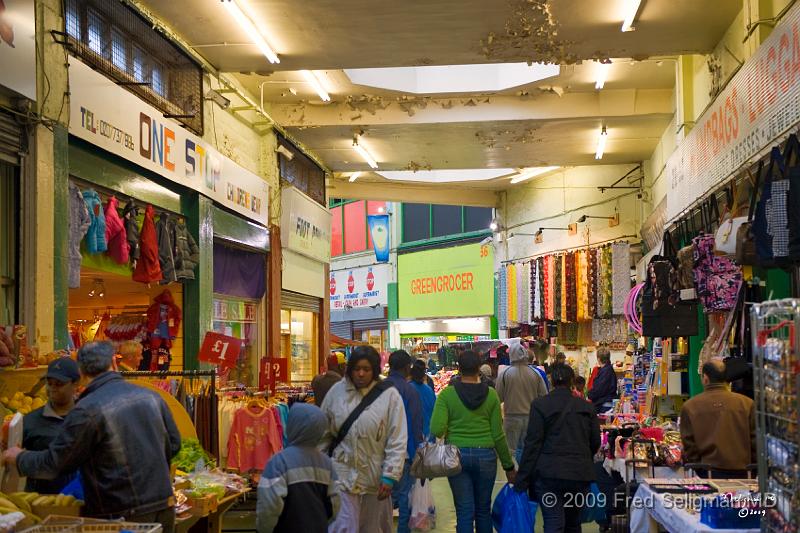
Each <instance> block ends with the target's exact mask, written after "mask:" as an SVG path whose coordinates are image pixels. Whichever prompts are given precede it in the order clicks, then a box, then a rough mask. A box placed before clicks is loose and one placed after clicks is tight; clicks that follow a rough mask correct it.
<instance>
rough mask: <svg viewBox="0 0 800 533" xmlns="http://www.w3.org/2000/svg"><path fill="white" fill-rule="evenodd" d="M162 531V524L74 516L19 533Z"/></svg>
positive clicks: (59, 518) (44, 523)
mask: <svg viewBox="0 0 800 533" xmlns="http://www.w3.org/2000/svg"><path fill="white" fill-rule="evenodd" d="M161 531H162V527H161V524H136V523H133V522H121V521H114V520H95V519H92V518H76V517H72V516H50V517H48V518H47V520H45V521H44V522H42V523H41V524H39V525H38V526H34V527H31V528H28V529H25V530H22V531H20V532H19V533H84V532H85V533H89V532H97V533H127V532H130V533H161Z"/></svg>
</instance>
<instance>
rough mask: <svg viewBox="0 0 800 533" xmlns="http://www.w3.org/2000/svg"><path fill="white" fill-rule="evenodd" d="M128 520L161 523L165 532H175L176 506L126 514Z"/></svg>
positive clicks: (140, 522) (142, 522) (138, 522)
mask: <svg viewBox="0 0 800 533" xmlns="http://www.w3.org/2000/svg"><path fill="white" fill-rule="evenodd" d="M125 520H126V521H128V522H136V523H137V524H161V527H162V528H163V530H164V533H175V508H174V507H169V508H167V509H162V510H161V511H155V512H152V513H142V514H135V515H131V516H126V517H125Z"/></svg>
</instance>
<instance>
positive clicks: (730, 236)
mask: <svg viewBox="0 0 800 533" xmlns="http://www.w3.org/2000/svg"><path fill="white" fill-rule="evenodd" d="M745 222H747V217H734V218H726V219H725V220H723V221H722V223H721V224H720V225H719V228H718V229H717V232H716V233H715V234H714V248H715V249H716V251H717V252H718V253H721V254H726V255H736V234H737V233H738V231H739V227H740V226H741V225H742V224H744V223H745Z"/></svg>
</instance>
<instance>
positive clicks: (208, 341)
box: [197, 331, 243, 369]
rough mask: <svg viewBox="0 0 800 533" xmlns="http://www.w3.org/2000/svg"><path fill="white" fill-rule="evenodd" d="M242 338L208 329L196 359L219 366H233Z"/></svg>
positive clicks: (240, 348) (237, 357)
mask: <svg viewBox="0 0 800 533" xmlns="http://www.w3.org/2000/svg"><path fill="white" fill-rule="evenodd" d="M242 342H243V341H242V340H241V339H237V338H236V337H228V336H227V335H222V334H221V333H216V332H214V331H209V332H208V333H206V336H205V338H204V339H203V345H202V346H201V347H200V353H199V354H198V355H197V359H198V360H200V361H204V362H206V363H211V364H213V365H218V366H219V367H220V368H223V369H225V368H233V367H234V366H236V361H237V359H239V353H240V352H241V351H242Z"/></svg>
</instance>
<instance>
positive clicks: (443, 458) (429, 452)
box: [411, 439, 461, 479]
mask: <svg viewBox="0 0 800 533" xmlns="http://www.w3.org/2000/svg"><path fill="white" fill-rule="evenodd" d="M460 472H461V451H459V449H458V447H457V446H454V445H452V444H446V443H445V442H444V441H443V440H442V439H437V440H436V442H425V443H423V444H421V445H420V446H419V448H417V451H416V453H415V454H414V460H413V461H412V462H411V475H412V476H414V477H415V478H417V479H433V478H437V477H450V476H455V475H456V474H459V473H460Z"/></svg>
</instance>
